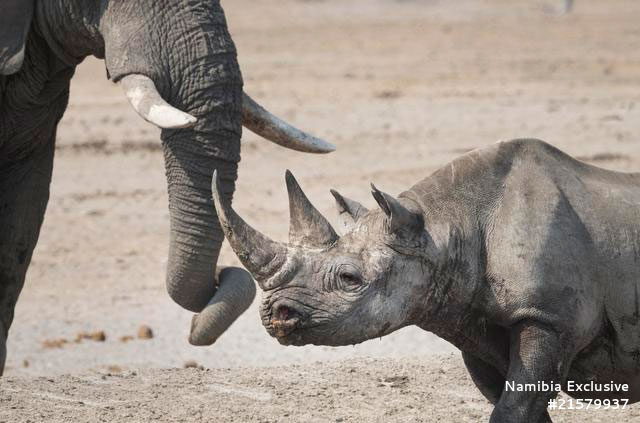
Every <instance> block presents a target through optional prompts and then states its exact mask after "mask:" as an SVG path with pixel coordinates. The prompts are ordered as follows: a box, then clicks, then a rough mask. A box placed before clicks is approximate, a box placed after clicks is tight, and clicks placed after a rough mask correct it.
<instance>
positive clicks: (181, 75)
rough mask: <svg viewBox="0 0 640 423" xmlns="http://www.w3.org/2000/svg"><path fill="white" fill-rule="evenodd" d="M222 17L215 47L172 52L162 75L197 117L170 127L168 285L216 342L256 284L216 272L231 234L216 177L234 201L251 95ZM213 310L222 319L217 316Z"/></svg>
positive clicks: (182, 106) (183, 107) (163, 83)
mask: <svg viewBox="0 0 640 423" xmlns="http://www.w3.org/2000/svg"><path fill="white" fill-rule="evenodd" d="M220 11H221V10H220ZM202 13H205V12H202ZM206 13H212V12H211V11H209V10H208V11H206ZM217 19H218V22H217V24H216V25H215V26H211V27H209V32H208V33H207V44H206V45H205V46H200V45H197V46H196V47H197V48H193V46H191V45H190V44H185V45H183V46H179V47H181V48H182V49H183V50H184V51H185V53H186V54H185V55H183V56H180V55H176V56H172V57H170V58H169V59H168V60H169V63H170V66H168V67H167V72H168V75H167V76H168V78H166V79H159V80H157V86H158V89H159V90H160V92H161V93H162V94H163V97H164V98H166V99H167V101H168V104H171V106H173V107H175V108H176V110H180V111H184V113H186V114H188V115H189V116H193V117H195V118H196V119H197V120H196V121H195V122H193V124H192V125H189V127H183V128H171V129H164V130H163V131H162V142H163V147H164V156H165V167H166V176H167V185H168V193H169V212H170V225H171V226H170V244H169V258H168V263H167V279H166V285H167V291H168V293H169V295H170V296H171V298H172V299H173V300H174V301H175V302H176V303H178V304H179V305H181V306H182V307H184V308H185V309H187V310H190V311H193V312H196V313H201V314H200V316H198V317H196V318H195V319H194V323H197V324H195V326H194V327H192V337H191V338H190V341H191V342H192V343H194V344H197V345H203V344H210V343H212V342H214V341H215V339H216V338H217V336H218V335H219V334H220V333H222V332H224V330H226V328H227V327H228V326H229V325H230V324H231V323H232V322H233V321H234V320H235V319H236V318H237V317H238V316H240V314H242V313H243V312H244V311H245V310H246V309H247V308H248V306H249V305H250V304H251V302H252V301H253V298H254V296H255V287H253V289H251V286H252V285H253V281H251V280H250V279H248V278H246V277H241V276H240V275H239V273H238V272H237V271H236V272H222V273H220V274H219V275H217V274H216V263H217V262H218V256H219V254H220V248H221V246H222V241H223V240H224V235H223V232H222V229H221V227H220V223H219V221H218V217H217V214H216V210H215V207H214V205H213V200H212V197H211V180H212V176H213V173H214V171H217V173H218V174H219V175H220V177H221V179H222V182H221V184H222V187H223V188H222V189H223V191H224V195H225V196H226V198H228V199H229V200H231V198H232V197H233V192H234V190H235V181H236V178H237V172H238V162H239V160H240V137H241V135H242V98H243V97H242V96H243V94H242V76H241V73H240V69H239V66H238V62H237V59H236V53H235V47H234V45H233V42H232V41H231V37H230V36H229V34H228V32H227V30H226V22H224V19H223V15H221V14H220V15H217ZM212 20H213V19H212ZM205 47H206V48H205ZM174 60H175V61H174ZM238 270H239V269H238ZM241 272H242V271H241ZM250 285H251V286H250ZM221 302H224V307H220V304H221ZM211 307H213V308H215V309H216V310H217V311H215V312H211V310H209V308H211ZM213 315H215V316H216V317H215V319H213V318H209V317H211V316H213ZM207 316H209V317H207ZM194 334H195V335H194Z"/></svg>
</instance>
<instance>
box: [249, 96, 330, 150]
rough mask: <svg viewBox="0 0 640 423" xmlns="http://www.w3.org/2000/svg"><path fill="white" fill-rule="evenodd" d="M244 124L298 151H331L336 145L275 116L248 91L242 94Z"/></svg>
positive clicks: (262, 135) (267, 137) (277, 142)
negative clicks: (248, 93) (250, 95)
mask: <svg viewBox="0 0 640 423" xmlns="http://www.w3.org/2000/svg"><path fill="white" fill-rule="evenodd" d="M242 124H243V125H244V126H245V127H246V128H247V129H249V130H251V132H254V133H256V134H258V135H260V136H261V137H263V138H265V139H267V140H269V141H271V142H274V143H276V144H278V145H281V146H283V147H286V148H290V149H292V150H296V151H302V152H305V153H321V154H326V153H331V152H332V151H335V149H336V146H335V145H333V144H331V143H329V142H327V141H325V140H322V139H320V138H316V137H314V136H313V135H310V134H307V133H306V132H303V131H301V130H299V129H297V128H294V127H293V126H291V125H289V124H288V123H287V122H285V121H283V120H282V119H280V118H278V117H276V116H274V115H273V114H271V113H270V112H268V111H267V110H265V109H264V108H263V107H262V106H260V105H259V104H258V103H256V102H255V101H254V100H253V99H252V98H251V97H249V96H248V95H247V94H246V93H244V94H243V96H242Z"/></svg>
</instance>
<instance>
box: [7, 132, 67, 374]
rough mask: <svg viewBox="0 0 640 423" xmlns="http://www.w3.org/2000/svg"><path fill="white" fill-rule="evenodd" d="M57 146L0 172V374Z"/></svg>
mask: <svg viewBox="0 0 640 423" xmlns="http://www.w3.org/2000/svg"><path fill="white" fill-rule="evenodd" d="M53 152H54V146H53V143H51V144H50V145H49V146H47V147H46V149H45V151H41V152H39V153H38V154H34V156H32V157H30V158H29V159H27V160H25V161H23V162H21V163H19V164H13V165H11V166H9V167H5V168H3V169H2V170H0V374H2V371H3V370H4V363H5V359H6V341H7V336H8V333H9V327H10V326H11V322H12V321H13V313H14V308H15V305H16V301H17V300H18V296H19V295H20V291H22V286H23V285H24V278H25V274H26V273H27V268H28V267H29V263H30V262H31V256H32V254H33V249H34V248H35V246H36V242H37V241H38V235H39V234H40V227H41V226H42V220H43V219H44V212H45V209H46V207H47V202H48V200H49V184H50V182H51V171H52V167H53Z"/></svg>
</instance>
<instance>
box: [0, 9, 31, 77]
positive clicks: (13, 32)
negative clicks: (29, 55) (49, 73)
mask: <svg viewBox="0 0 640 423" xmlns="http://www.w3.org/2000/svg"><path fill="white" fill-rule="evenodd" d="M34 3H35V0H2V6H1V8H2V12H1V13H0V75H11V74H14V73H16V72H18V71H19V70H20V68H21V67H22V62H23V61H24V50H25V44H26V42H27V35H28V33H29V26H30V25H31V18H32V17H33V5H34Z"/></svg>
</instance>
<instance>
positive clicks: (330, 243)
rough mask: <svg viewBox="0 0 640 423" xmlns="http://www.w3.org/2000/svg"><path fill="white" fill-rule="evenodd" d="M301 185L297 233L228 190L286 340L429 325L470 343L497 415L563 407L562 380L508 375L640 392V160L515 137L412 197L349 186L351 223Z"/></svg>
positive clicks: (294, 219) (466, 353)
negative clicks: (590, 157)
mask: <svg viewBox="0 0 640 423" xmlns="http://www.w3.org/2000/svg"><path fill="white" fill-rule="evenodd" d="M287 184H288V187H289V194H290V207H291V233H290V238H291V239H290V242H289V244H287V245H285V244H280V243H276V242H274V241H271V240H269V239H268V238H266V237H265V236H263V235H261V234H259V233H257V232H255V231H254V230H253V229H251V227H249V226H247V224H246V223H245V222H243V221H242V219H241V218H240V217H238V215H237V214H235V213H234V211H233V210H232V209H231V207H230V205H229V204H228V202H227V201H226V200H225V199H224V198H223V197H219V198H217V199H216V202H217V203H216V204H217V206H218V208H219V210H221V212H220V214H219V217H220V218H221V219H222V221H223V222H222V223H223V229H224V230H225V234H226V236H227V238H228V239H229V241H230V242H231V245H232V246H233V248H234V250H235V251H236V253H237V254H238V256H239V257H240V258H241V260H242V261H243V263H244V265H245V266H246V267H247V269H248V270H249V271H250V272H251V273H252V274H253V275H254V277H255V278H256V280H257V281H258V282H259V284H260V286H261V288H262V289H263V290H264V296H263V301H262V307H261V315H262V321H263V324H264V325H265V327H266V329H267V331H268V332H269V333H270V334H271V335H272V336H275V337H276V338H277V339H278V341H279V342H280V343H282V344H286V345H289V344H291V345H304V344H316V345H348V344H355V343H359V342H362V341H365V340H367V339H371V338H376V337H380V336H383V335H386V334H388V333H391V332H393V331H395V330H397V329H399V328H401V327H404V326H408V325H417V326H418V327H420V328H422V329H424V330H427V331H430V332H433V333H435V334H437V335H438V336H440V337H442V338H444V339H446V340H447V341H449V342H451V343H452V344H454V345H455V346H456V347H458V348H459V349H460V350H461V351H462V355H463V358H464V362H465V364H466V366H467V368H468V370H469V373H470V375H471V377H472V379H473V381H474V382H475V384H476V386H477V387H478V389H479V390H480V391H481V392H482V393H483V394H484V396H485V397H486V398H487V399H488V400H489V401H491V402H492V403H493V404H495V408H494V411H493V414H492V415H491V422H546V421H550V418H549V415H548V414H547V411H546V404H547V401H548V399H549V398H551V397H553V396H555V393H553V392H552V393H549V392H513V391H505V390H504V387H505V380H508V381H514V382H516V383H536V382H537V381H539V380H544V381H555V382H562V383H565V382H566V381H567V380H573V381H576V382H578V383H587V382H588V381H590V380H595V381H596V382H603V383H608V382H611V381H614V382H617V383H627V384H628V385H629V387H630V389H629V391H628V392H614V393H601V394H598V393H590V392H579V393H569V394H571V395H576V397H579V398H627V399H629V400H630V402H634V401H638V400H640V305H639V304H640V295H639V291H640V266H639V265H638V258H639V254H640V253H639V251H640V174H625V173H618V172H613V171H608V170H603V169H600V168H597V167H594V166H590V165H588V164H585V163H582V162H580V161H577V160H575V159H573V158H571V157H570V156H568V155H566V154H564V153H562V152H561V151H559V150H557V149H556V148H554V147H552V146H550V145H548V144H546V143H544V142H542V141H537V140H515V141H511V142H506V143H500V144H496V145H493V146H491V147H488V148H484V149H481V150H476V151H473V152H470V153H468V154H466V155H464V156H462V157H460V158H458V159H456V160H454V161H453V162H451V163H450V164H448V165H446V166H445V167H443V168H442V169H440V170H438V171H436V172H435V173H434V174H432V175H431V176H429V177H427V178H426V179H424V180H422V181H421V182H419V183H418V184H416V185H415V186H413V187H412V188H410V189H409V190H408V191H405V192H404V193H402V194H401V195H400V196H399V198H397V199H395V198H394V197H392V196H390V195H388V194H384V193H382V192H380V191H378V190H377V189H375V188H374V189H373V195H374V197H375V199H376V200H377V202H378V204H379V206H380V209H376V210H373V211H367V210H366V209H365V208H364V207H362V206H361V205H359V204H358V203H356V202H354V201H351V200H348V199H345V198H344V197H342V196H340V194H338V193H336V192H334V196H335V197H336V200H337V203H338V209H339V212H340V214H341V216H342V217H343V218H344V219H345V220H346V221H347V222H348V223H349V225H350V230H349V231H348V232H347V233H346V234H344V235H343V236H342V237H338V236H337V235H335V232H333V230H332V229H331V228H330V226H329V224H328V223H327V221H326V220H325V219H324V218H323V217H322V216H321V215H320V214H319V213H318V212H317V211H316V210H315V209H314V208H313V206H312V205H311V204H310V203H309V202H308V200H307V199H306V197H304V194H302V191H300V189H299V187H298V185H297V184H296V183H295V180H294V179H293V177H292V176H291V175H290V174H288V175H287ZM215 194H216V192H215V190H214V195H215Z"/></svg>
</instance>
